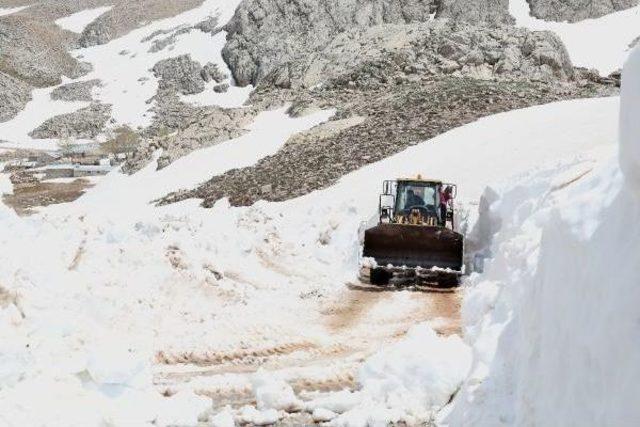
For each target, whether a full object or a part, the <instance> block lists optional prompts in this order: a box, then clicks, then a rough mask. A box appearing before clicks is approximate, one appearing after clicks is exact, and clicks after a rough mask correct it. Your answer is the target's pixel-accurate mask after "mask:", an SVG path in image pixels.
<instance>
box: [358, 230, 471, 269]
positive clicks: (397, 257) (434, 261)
mask: <svg viewBox="0 0 640 427" xmlns="http://www.w3.org/2000/svg"><path fill="white" fill-rule="evenodd" d="M462 250H463V237H462V235H461V234H459V233H456V232H454V231H451V230H449V229H448V228H445V227H429V226H415V225H402V224H378V225H377V226H375V227H372V228H370V229H368V230H366V231H365V233H364V250H363V256H364V257H371V258H373V259H375V260H376V263H377V264H378V265H379V266H383V267H384V266H387V265H389V264H391V265H393V266H396V267H402V266H406V267H409V268H416V267H421V268H424V269H430V268H433V267H438V268H443V269H447V268H448V269H451V270H455V271H461V270H462Z"/></svg>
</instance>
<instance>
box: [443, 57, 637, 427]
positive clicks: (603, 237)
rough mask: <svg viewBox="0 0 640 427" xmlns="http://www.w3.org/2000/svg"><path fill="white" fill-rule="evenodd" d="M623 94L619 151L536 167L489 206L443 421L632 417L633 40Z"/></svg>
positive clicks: (623, 421)
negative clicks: (557, 166) (486, 238)
mask: <svg viewBox="0 0 640 427" xmlns="http://www.w3.org/2000/svg"><path fill="white" fill-rule="evenodd" d="M621 98H622V99H621V114H620V136H619V140H620V155H619V158H615V157H613V158H611V159H609V160H608V161H605V162H604V163H605V164H604V165H601V166H599V167H597V168H595V169H594V170H589V169H586V170H581V169H579V168H578V169H574V170H568V171H565V172H564V173H559V172H558V171H549V173H548V175H549V176H548V177H545V176H544V174H540V175H539V176H538V178H537V179H536V180H534V181H528V182H527V185H522V184H518V185H515V186H514V187H513V188H512V189H511V190H510V191H506V192H502V194H501V199H500V200H498V201H497V202H496V203H495V204H494V205H493V206H492V209H491V212H490V215H492V216H494V217H495V218H494V219H495V220H498V219H499V220H501V222H502V224H503V225H502V228H501V230H500V231H499V232H498V233H497V234H496V235H495V236H494V241H493V244H492V253H493V259H492V260H491V261H490V262H489V263H488V267H487V269H486V273H485V274H483V275H475V276H472V278H471V280H470V286H469V288H468V289H467V291H466V296H465V302H464V305H463V319H464V322H465V323H466V326H465V335H466V340H467V341H468V343H469V344H471V345H472V346H473V351H474V362H473V363H474V365H473V367H472V372H471V374H470V376H469V377H468V379H467V380H466V382H465V385H464V386H463V389H462V392H461V393H459V394H458V396H457V397H456V400H455V401H454V404H453V405H452V408H450V411H449V412H448V413H447V414H446V415H445V416H444V417H443V419H442V422H443V424H449V425H475V426H477V425H482V426H496V425H517V426H521V425H545V426H568V425H576V426H579V425H580V426H581V425H602V426H604V425H609V426H632V425H638V424H639V423H640V407H639V406H638V405H637V398H636V396H637V395H638V393H639V392H640V381H639V379H640V347H639V346H638V342H640V328H639V327H638V325H639V322H640V315H639V311H638V309H637V307H638V306H639V305H640V288H639V287H638V284H639V280H638V273H637V266H638V265H640V224H638V221H637V219H638V218H640V124H639V123H638V121H637V112H638V111H640V50H639V49H636V50H635V52H634V53H633V54H632V55H631V57H630V59H629V60H628V62H627V64H626V66H625V69H624V77H623V90H622V96H621ZM613 137H614V136H612V138H613ZM621 172H622V173H621Z"/></svg>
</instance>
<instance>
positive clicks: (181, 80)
mask: <svg viewBox="0 0 640 427" xmlns="http://www.w3.org/2000/svg"><path fill="white" fill-rule="evenodd" d="M152 71H153V74H154V75H155V76H156V77H157V78H159V79H160V82H159V83H158V87H159V89H160V90H161V91H176V92H179V93H182V94H183V95H189V94H195V93H200V92H202V91H203V90H204V88H205V81H204V80H203V78H202V77H203V68H202V66H201V65H200V63H198V62H196V61H193V60H192V59H191V55H180V56H177V57H174V58H168V59H164V60H162V61H160V62H158V63H157V64H156V65H154V66H153V68H152Z"/></svg>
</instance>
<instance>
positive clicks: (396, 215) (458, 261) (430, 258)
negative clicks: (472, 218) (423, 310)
mask: <svg viewBox="0 0 640 427" xmlns="http://www.w3.org/2000/svg"><path fill="white" fill-rule="evenodd" d="M456 195H457V187H456V185H455V184H445V183H443V182H441V181H436V180H430V179H423V178H422V177H421V176H420V175H418V176H417V177H416V178H413V179H397V180H395V181H385V182H384V185H383V192H382V194H381V195H380V204H379V219H378V224H377V225H375V226H373V227H371V228H368V229H366V230H365V232H364V246H363V249H362V261H361V264H360V280H361V281H363V282H364V283H366V284H372V285H381V286H385V285H395V286H411V285H427V286H435V287H454V286H457V285H458V283H459V278H460V276H461V275H462V273H463V267H462V266H463V260H462V256H463V245H464V242H463V236H462V234H460V233H458V232H456V230H455V227H456V226H455V218H454V206H453V200H454V199H455V197H456Z"/></svg>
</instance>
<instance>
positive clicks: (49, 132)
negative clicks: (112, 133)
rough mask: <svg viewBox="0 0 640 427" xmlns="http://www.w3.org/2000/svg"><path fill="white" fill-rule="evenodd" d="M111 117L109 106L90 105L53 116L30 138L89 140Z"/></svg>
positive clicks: (96, 134) (33, 132) (31, 134)
mask: <svg viewBox="0 0 640 427" xmlns="http://www.w3.org/2000/svg"><path fill="white" fill-rule="evenodd" d="M110 116H111V106H110V105H104V104H97V103H95V104H91V105H90V106H89V107H87V108H83V109H81V110H78V111H74V112H73V113H69V114H62V115H59V116H55V117H52V118H50V119H49V120H47V121H46V122H44V123H42V124H41V125H40V126H38V127H37V128H36V129H34V130H33V131H32V132H31V133H30V134H29V136H31V137H32V138H42V139H45V138H79V139H91V138H95V137H96V136H98V134H100V132H101V131H102V130H103V128H104V126H105V125H106V123H107V121H108V120H109V117H110Z"/></svg>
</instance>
